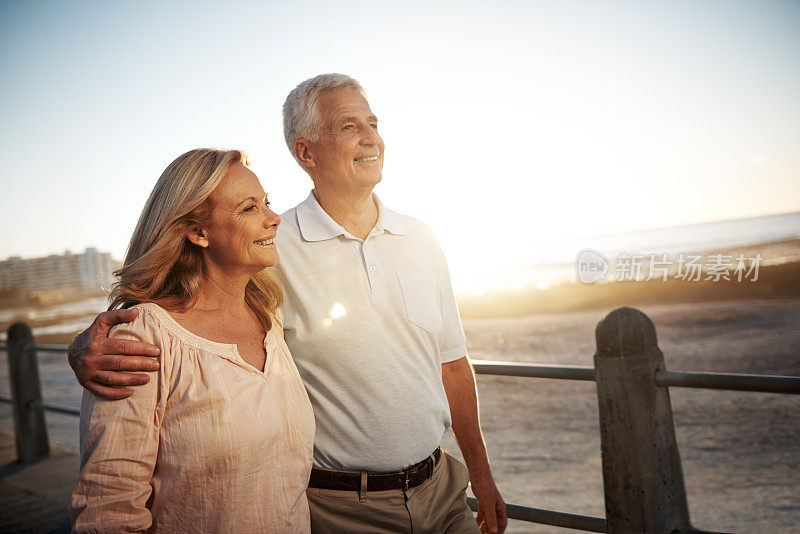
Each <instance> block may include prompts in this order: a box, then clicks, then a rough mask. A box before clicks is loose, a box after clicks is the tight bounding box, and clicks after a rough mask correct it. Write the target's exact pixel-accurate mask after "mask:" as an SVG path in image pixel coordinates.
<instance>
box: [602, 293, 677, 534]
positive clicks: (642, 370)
mask: <svg viewBox="0 0 800 534" xmlns="http://www.w3.org/2000/svg"><path fill="white" fill-rule="evenodd" d="M595 337H596V340H597V352H596V353H595V355H594V364H595V372H596V377H597V400H598V407H599V411H600V439H601V448H602V458H603V485H604V490H605V501H606V522H607V527H608V532H609V533H622V532H625V533H628V532H639V533H669V532H679V531H689V530H691V529H692V528H691V524H690V521H689V507H688V504H687V502H686V489H685V487H684V483H683V471H682V470H681V460H680V455H679V453H678V444H677V442H676V440H675V428H674V424H673V421H672V407H671V406H670V401H669V390H668V389H667V388H662V387H659V386H657V385H656V383H655V372H656V370H658V369H663V368H664V355H663V354H662V352H661V351H660V350H659V348H658V345H657V344H656V330H655V327H654V326H653V322H652V321H651V320H650V318H649V317H647V316H646V315H645V314H643V313H642V312H640V311H639V310H635V309H633V308H618V309H616V310H614V311H612V312H611V313H609V314H608V315H606V316H605V317H604V318H603V319H602V320H601V321H600V322H599V323H598V325H597V329H596V331H595Z"/></svg>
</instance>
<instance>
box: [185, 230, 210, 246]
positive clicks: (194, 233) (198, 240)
mask: <svg viewBox="0 0 800 534" xmlns="http://www.w3.org/2000/svg"><path fill="white" fill-rule="evenodd" d="M186 239H188V240H189V242H190V243H194V244H195V245H197V246H198V247H203V248H206V247H207V246H208V244H209V243H208V233H207V232H206V231H205V229H203V228H200V227H199V226H195V227H193V228H190V229H189V230H188V231H187V232H186Z"/></svg>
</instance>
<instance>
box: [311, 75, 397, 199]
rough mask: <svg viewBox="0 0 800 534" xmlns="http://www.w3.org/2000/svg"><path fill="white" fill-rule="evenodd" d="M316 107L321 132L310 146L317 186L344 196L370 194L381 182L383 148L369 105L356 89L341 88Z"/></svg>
mask: <svg viewBox="0 0 800 534" xmlns="http://www.w3.org/2000/svg"><path fill="white" fill-rule="evenodd" d="M317 105H318V106H319V107H318V109H319V111H320V114H321V115H322V129H321V131H320V136H319V140H318V141H315V142H312V143H310V145H309V148H310V152H311V155H312V156H313V158H314V164H315V165H314V167H313V168H312V169H311V173H312V177H313V178H314V180H315V182H317V181H321V183H324V184H325V185H327V186H328V187H332V188H334V189H337V190H341V191H343V192H344V191H348V190H352V189H359V188H368V189H370V190H371V189H372V188H373V187H375V185H376V184H377V183H379V182H380V181H381V169H382V168H383V151H384V145H383V139H381V136H380V135H378V119H377V118H376V117H375V115H374V114H373V113H372V110H371V109H369V103H368V102H367V100H366V99H365V98H364V96H363V95H362V94H361V93H359V92H358V91H356V90H355V89H350V88H340V89H335V90H333V91H327V92H325V93H323V94H321V95H320V96H319V100H318V101H317Z"/></svg>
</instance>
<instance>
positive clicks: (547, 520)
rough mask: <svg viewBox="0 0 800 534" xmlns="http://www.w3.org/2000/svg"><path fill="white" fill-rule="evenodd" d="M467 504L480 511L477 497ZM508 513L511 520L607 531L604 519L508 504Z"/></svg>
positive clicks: (475, 510) (469, 499)
mask: <svg viewBox="0 0 800 534" xmlns="http://www.w3.org/2000/svg"><path fill="white" fill-rule="evenodd" d="M467 504H468V505H469V507H470V509H471V510H472V511H473V512H477V511H478V500H477V499H475V497H467ZM506 513H507V515H508V518H509V519H517V520H519V521H528V522H529V523H540V524H542V525H552V526H554V527H562V528H572V529H575V530H585V531H587V532H605V531H606V520H605V519H603V518H602V517H590V516H586V515H575V514H567V513H565V512H554V511H552V510H543V509H541V508H530V507H528V506H520V505H518V504H506Z"/></svg>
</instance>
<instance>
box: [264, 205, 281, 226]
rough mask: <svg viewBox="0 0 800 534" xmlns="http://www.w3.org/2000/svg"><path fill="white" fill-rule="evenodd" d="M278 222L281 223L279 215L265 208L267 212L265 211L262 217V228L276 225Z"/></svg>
mask: <svg viewBox="0 0 800 534" xmlns="http://www.w3.org/2000/svg"><path fill="white" fill-rule="evenodd" d="M279 224H281V216H280V215H278V214H277V213H275V212H274V211H272V210H271V209H269V208H267V213H265V217H264V228H269V227H270V226H278V225H279Z"/></svg>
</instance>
